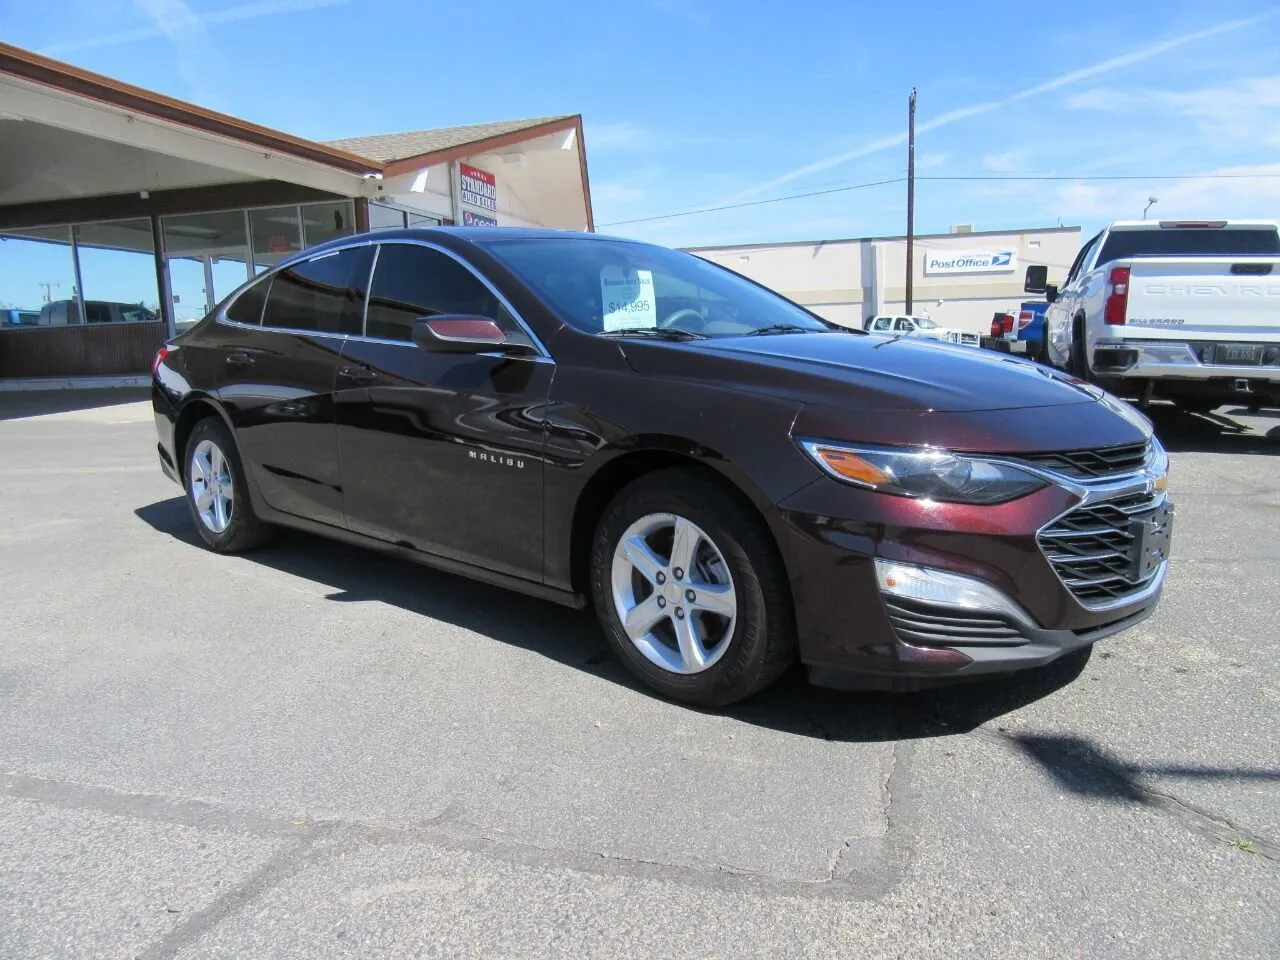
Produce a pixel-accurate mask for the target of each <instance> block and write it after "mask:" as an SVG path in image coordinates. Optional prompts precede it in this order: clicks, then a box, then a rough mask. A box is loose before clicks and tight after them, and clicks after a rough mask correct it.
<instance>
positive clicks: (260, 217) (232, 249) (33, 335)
mask: <svg viewBox="0 0 1280 960" xmlns="http://www.w3.org/2000/svg"><path fill="white" fill-rule="evenodd" d="M0 145H2V146H0V388H4V387H6V386H7V387H13V386H17V385H20V384H21V385H29V384H31V383H32V382H37V383H49V384H58V383H69V382H75V383H90V382H92V381H93V379H94V378H98V379H100V380H102V381H104V382H105V381H114V382H119V380H120V378H122V377H129V376H133V375H145V374H146V373H147V372H148V369H149V365H150V362H151V359H152V357H153V356H154V354H155V352H156V349H157V348H158V347H159V346H160V344H161V343H163V341H164V340H165V339H166V338H167V337H168V336H171V335H172V334H173V333H174V331H175V330H178V329H182V328H184V327H185V326H186V325H188V324H190V323H192V322H194V321H195V320H197V319H198V318H200V317H202V316H203V315H204V314H205V313H206V312H208V311H209V310H210V309H212V307H213V306H214V304H216V303H217V302H219V301H220V300H221V299H222V298H223V297H225V296H226V295H227V294H228V293H230V292H231V291H232V290H234V289H235V288H236V287H237V286H239V285H240V284H242V283H244V282H245V281H246V280H247V279H248V278H250V277H252V276H253V275H254V274H256V273H258V272H260V271H262V270H264V269H267V268H268V267H270V266H271V265H273V264H275V263H278V262H279V261H280V260H281V259H282V258H285V257H288V256H290V255H291V254H293V253H295V252H297V251H299V250H302V249H303V248H305V247H309V246H312V245H314V244H316V243H321V242H323V241H325V240H330V239H333V238H335V237H340V236H344V235H348V234H352V233H358V232H363V231H368V230H379V229H389V228H395V227H405V226H410V227H412V226H422V225H431V224H468V225H477V226H486V225H498V224H501V225H517V226H542V227H553V228H559V229H565V230H579V231H588V230H592V229H593V228H594V224H593V221H592V213H591V196H590V192H589V187H588V179H587V160H586V152H585V147H584V144H583V139H582V118H581V117H580V116H578V115H563V116H554V117H543V118H539V119H534V120H516V121H504V122H497V123H484V124H477V125H473V126H464V127H452V128H448V129H439V130H420V131H415V132H410V133H398V134H390V135H385V136H369V137H355V138H351V139H344V140H336V141H332V142H327V143H320V142H315V141H310V140H304V139H301V138H299V137H294V136H291V135H290V134H287V133H283V132H281V131H278V130H271V129H268V128H266V127H261V126H258V125H256V124H252V123H248V122H246V121H243V120H239V119H237V118H235V117H231V116H227V115H225V114H220V113H216V112H214V111H211V110H205V109H203V108H201V107H197V106H195V105H193V104H190V103H184V102H182V101H180V100H175V99H173V98H171V97H166V96H162V95H160V94H157V93H154V92H152V91H149V90H144V89H141V88H139V87H134V86H130V85H128V84H124V83H120V82H119V81H116V80H113V79H111V78H109V77H104V76H102V75H99V74H94V73H90V72H89V71H86V70H80V69H78V68H76V67H72V66H70V65H68V64H65V63H62V62H59V61H56V60H51V59H49V58H47V57H42V56H40V55H38V54H35V53H31V52H30V51H27V50H22V49H20V48H17V47H13V46H9V45H7V44H4V43H0Z"/></svg>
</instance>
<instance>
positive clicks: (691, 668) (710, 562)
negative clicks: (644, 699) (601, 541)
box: [612, 513, 738, 674]
mask: <svg viewBox="0 0 1280 960" xmlns="http://www.w3.org/2000/svg"><path fill="white" fill-rule="evenodd" d="M612 586H613V606H614V609H615V610H616V611H617V613H618V619H619V620H621V621H622V627H623V629H624V630H625V631H626V634H627V636H628V637H630V638H631V642H632V643H633V644H634V645H635V648H636V649H637V650H639V651H640V652H641V653H642V654H643V655H644V657H645V659H647V660H648V661H649V662H650V663H652V664H654V665H655V666H658V667H661V668H662V669H663V670H669V671H671V672H672V673H683V674H691V673H701V672H702V671H703V670H706V669H708V668H709V667H711V666H713V665H714V664H715V663H716V662H717V661H719V660H720V658H721V657H722V656H724V653H725V651H726V650H728V649H729V640H730V638H732V637H733V627H734V624H735V623H736V622H737V619H738V598H737V595H736V594H735V593H734V588H733V576H732V574H730V572H729V564H728V563H727V562H726V561H725V558H724V554H723V553H721V552H720V548H719V547H717V546H716V545H715V543H714V542H713V541H712V539H711V538H710V537H709V536H707V534H706V532H705V531H704V530H702V529H701V528H699V527H698V526H696V525H695V524H693V523H690V522H689V521H688V520H686V519H685V518H684V517H678V516H676V515H675V514H672V513H653V514H650V515H649V516H646V517H641V518H640V519H639V520H637V521H636V522H635V523H633V524H631V526H630V527H628V528H627V531H626V532H625V533H624V534H623V535H622V537H621V538H620V539H619V540H618V545H617V547H616V548H615V549H614V551H613V583H612Z"/></svg>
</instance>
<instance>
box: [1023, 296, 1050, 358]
mask: <svg viewBox="0 0 1280 960" xmlns="http://www.w3.org/2000/svg"><path fill="white" fill-rule="evenodd" d="M1048 309H1049V304H1048V303H1047V302H1045V301H1044V300H1025V301H1023V302H1022V304H1021V305H1020V306H1019V307H1018V317H1017V324H1016V327H1017V329H1016V331H1015V332H1016V335H1017V336H1016V339H1017V340H1019V341H1021V342H1023V343H1025V344H1026V345H1027V346H1026V355H1027V357H1028V358H1030V359H1032V360H1038V361H1040V362H1041V363H1044V362H1045V352H1044V347H1045V344H1044V313H1045V311H1046V310H1048Z"/></svg>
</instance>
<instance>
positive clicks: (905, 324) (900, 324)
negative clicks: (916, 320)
mask: <svg viewBox="0 0 1280 960" xmlns="http://www.w3.org/2000/svg"><path fill="white" fill-rule="evenodd" d="M893 329H895V330H906V331H911V330H913V329H914V327H913V326H912V324H911V321H910V320H908V319H907V318H906V317H899V318H898V320H897V322H896V323H895V324H894V325H893Z"/></svg>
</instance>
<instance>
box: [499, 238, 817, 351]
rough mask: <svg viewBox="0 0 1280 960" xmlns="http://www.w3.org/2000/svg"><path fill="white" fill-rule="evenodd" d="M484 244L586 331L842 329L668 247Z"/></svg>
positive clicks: (573, 241)
mask: <svg viewBox="0 0 1280 960" xmlns="http://www.w3.org/2000/svg"><path fill="white" fill-rule="evenodd" d="M476 242H477V243H479V244H480V246H482V247H483V248H484V249H485V250H486V251H488V252H489V253H490V254H492V255H493V256H494V257H496V258H497V259H498V260H500V261H501V262H502V263H503V264H504V265H505V266H506V267H507V268H508V269H509V270H511V272H512V273H514V274H515V275H516V276H518V277H519V278H520V279H521V280H523V281H524V282H525V283H527V284H528V285H529V286H530V287H532V288H533V290H534V292H535V293H537V294H538V295H539V296H540V297H542V299H543V300H545V301H546V302H547V303H548V304H550V305H551V306H552V307H554V308H555V309H556V311H557V312H558V313H559V314H560V315H561V316H563V317H564V319H565V320H566V321H567V322H568V323H570V324H571V325H572V326H574V327H576V328H577V329H579V330H582V331H584V332H586V333H594V334H603V335H613V336H625V335H627V333H628V332H632V331H646V330H647V331H653V330H658V331H663V330H666V331H674V332H680V333H685V334H690V335H696V336H701V337H740V336H744V335H748V334H753V333H759V332H766V333H774V332H779V333H789V332H806V331H815V332H816V331H823V330H831V329H834V328H833V327H832V326H831V325H830V324H828V323H827V322H826V321H824V320H820V319H819V318H818V317H815V316H814V315H813V314H811V313H809V312H808V311H807V310H804V309H802V308H801V307H798V306H796V305H795V304H794V303H791V302H790V301H788V300H785V299H783V298H782V297H780V296H778V295H777V294H775V293H773V292H771V291H769V290H766V289H765V288H764V287H760V286H757V285H756V284H754V283H752V282H751V281H749V280H747V279H746V278H744V277H741V276H739V275H738V274H736V273H733V272H732V271H729V270H726V269H724V268H723V267H719V266H716V265H715V264H713V263H709V262H707V261H706V260H703V259H701V258H699V257H695V256H693V255H692V254H688V253H681V252H679V251H677V250H668V249H666V248H665V247H655V246H650V245H648V244H641V243H628V242H626V241H622V240H595V239H588V238H585V237H583V238H578V237H562V238H561V237H557V238H554V239H546V238H530V239H513V240H487V241H486V240H477V241H476Z"/></svg>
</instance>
